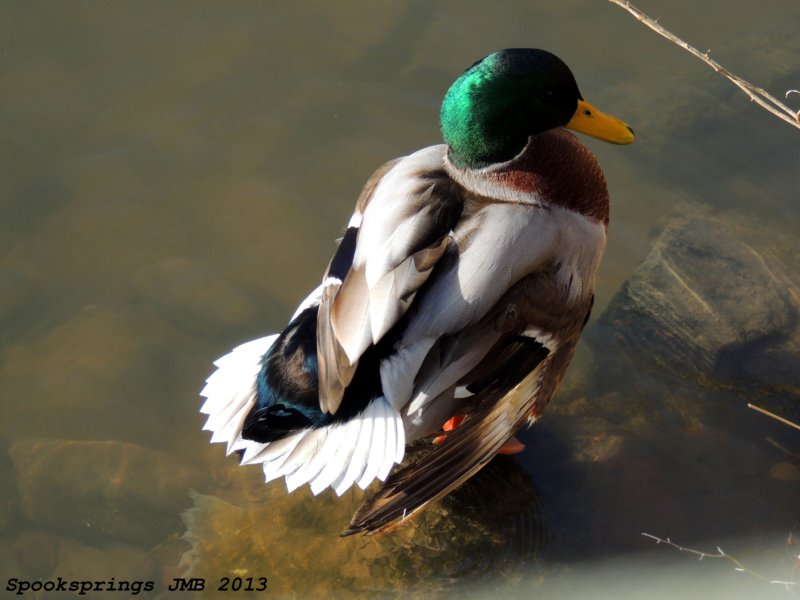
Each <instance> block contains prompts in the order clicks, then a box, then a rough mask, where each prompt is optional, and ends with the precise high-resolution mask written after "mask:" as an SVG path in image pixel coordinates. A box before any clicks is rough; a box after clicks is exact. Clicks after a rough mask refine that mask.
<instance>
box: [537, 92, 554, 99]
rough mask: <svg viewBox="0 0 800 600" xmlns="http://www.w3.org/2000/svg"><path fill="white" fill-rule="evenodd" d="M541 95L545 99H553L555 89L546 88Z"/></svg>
mask: <svg viewBox="0 0 800 600" xmlns="http://www.w3.org/2000/svg"><path fill="white" fill-rule="evenodd" d="M539 96H540V97H541V98H543V99H544V100H552V99H553V96H554V94H553V90H544V91H542V92H541V93H540V94H539Z"/></svg>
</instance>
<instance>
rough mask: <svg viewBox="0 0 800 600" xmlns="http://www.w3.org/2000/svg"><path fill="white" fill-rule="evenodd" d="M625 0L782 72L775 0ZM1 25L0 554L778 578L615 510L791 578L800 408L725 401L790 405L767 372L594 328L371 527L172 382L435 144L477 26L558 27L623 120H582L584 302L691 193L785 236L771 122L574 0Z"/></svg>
mask: <svg viewBox="0 0 800 600" xmlns="http://www.w3.org/2000/svg"><path fill="white" fill-rule="evenodd" d="M640 7H641V8H642V9H644V10H645V11H646V12H648V13H649V14H651V15H652V16H654V17H656V16H657V17H660V21H661V22H662V23H663V24H664V25H665V26H667V27H668V28H671V29H672V30H673V31H675V32H676V33H679V34H681V35H683V36H684V37H685V39H687V41H689V42H691V43H694V44H695V45H696V46H698V47H700V48H701V49H706V48H711V49H712V50H713V55H714V56H715V57H716V58H717V60H719V61H720V62H721V63H722V64H723V65H725V66H727V67H728V68H730V69H731V70H733V71H734V72H736V73H738V74H740V75H742V76H743V77H745V78H747V79H750V80H751V81H753V82H754V83H756V84H758V85H760V86H763V87H765V88H767V89H769V90H770V91H772V92H773V93H775V94H776V95H782V94H783V92H784V91H785V90H787V89H791V88H798V87H800V60H798V57H800V33H798V32H800V5H798V3H797V2H796V1H795V0H763V1H761V2H758V3H753V2H744V1H734V2H730V1H728V2H723V1H722V0H709V1H707V2H702V3H700V2H689V1H680V2H668V1H667V0H642V1H641V2H640ZM0 39H2V40H3V41H2V44H0V89H2V98H3V100H2V102H1V103H0V119H2V135H0V140H1V141H2V143H0V153H2V162H3V164H4V168H3V169H2V170H0V178H2V187H1V188H0V189H2V194H0V214H1V215H2V218H0V289H1V290H2V293H0V399H2V402H1V403H0V440H2V457H0V475H2V477H0V490H2V492H3V493H2V494H1V495H0V496H1V497H2V500H0V527H2V529H0V576H2V581H3V582H5V581H6V580H8V579H9V578H14V577H15V578H20V579H28V580H34V579H37V578H44V579H47V578H51V579H52V578H54V577H58V576H62V577H64V578H68V577H69V578H74V579H83V578H95V579H97V578H106V579H107V578H111V577H116V578H117V579H125V578H127V579H141V580H154V581H156V582H157V585H156V590H155V591H154V592H152V594H151V595H155V594H157V593H161V594H164V596H165V597H169V596H170V594H168V593H167V592H166V591H165V583H164V582H167V581H169V578H170V577H171V576H174V575H176V574H179V573H181V572H183V571H181V570H180V569H181V568H183V567H189V568H191V572H192V573H194V574H195V576H199V577H205V578H207V579H208V581H209V582H210V583H211V582H214V581H217V580H219V578H220V577H224V576H236V575H237V574H238V575H239V576H245V575H249V576H257V575H263V576H267V577H269V579H270V584H269V585H270V592H271V593H270V594H268V596H270V597H284V596H292V595H295V596H296V597H316V596H320V595H323V594H326V593H330V594H333V595H334V596H335V597H343V598H345V597H354V596H362V595H364V594H368V595H371V596H383V595H389V596H391V595H399V594H400V593H402V594H404V595H405V594H409V593H410V594H416V595H419V596H422V597H427V596H429V595H431V594H433V593H434V592H440V593H441V594H442V595H449V594H451V593H455V592H458V593H459V594H462V595H464V594H466V595H467V596H468V597H476V598H480V597H488V596H490V595H494V594H497V593H498V591H499V590H502V591H503V593H505V594H507V595H509V596H510V597H515V596H517V595H518V596H519V597H529V596H530V595H533V594H536V595H537V596H539V597H544V598H546V597H558V598H570V597H575V598H582V597H592V598H605V597H608V598H611V597H613V598H627V597H630V598H638V597H651V598H660V597H665V598H666V597H674V596H678V595H688V596H689V597H703V598H710V597H719V598H730V597H742V598H757V597H786V596H787V594H788V592H787V590H786V589H784V588H783V587H781V586H780V585H778V584H769V583H765V582H762V581H761V580H759V579H757V578H756V577H753V576H750V575H748V574H742V573H737V572H736V571H734V568H733V565H732V564H730V563H727V562H724V561H721V560H717V561H713V560H703V561H700V562H698V561H697V560H696V557H692V556H688V555H685V554H682V553H679V552H677V551H676V550H674V549H670V548H667V547H664V546H663V545H661V546H657V545H656V544H655V543H654V542H653V541H652V540H649V539H648V538H644V537H642V536H641V535H640V534H641V533H642V532H644V531H646V532H649V533H652V534H654V535H658V536H660V537H663V538H666V537H671V538H672V539H673V540H674V541H676V542H678V543H681V544H684V545H691V546H692V547H693V548H699V549H703V550H707V551H712V552H713V551H714V549H715V548H716V546H717V545H721V546H722V547H723V549H724V550H726V551H727V552H730V553H731V554H733V555H735V556H736V557H737V558H739V559H740V560H742V561H743V562H745V561H746V564H747V566H749V567H751V568H752V569H754V570H757V571H758V572H760V573H762V574H764V575H765V576H766V577H767V578H768V579H791V578H793V577H796V574H795V575H793V574H792V568H793V559H792V556H795V557H796V556H797V555H798V553H799V550H798V546H797V545H796V544H794V545H789V544H787V536H789V534H790V532H792V531H795V532H796V531H797V530H798V524H799V523H800V482H798V480H797V478H796V477H797V474H798V472H799V471H798V453H800V437H799V436H798V432H797V431H795V430H792V429H790V428H788V427H785V426H783V425H781V424H779V423H776V422H773V421H771V420H769V419H768V418H766V417H763V416H761V415H758V414H756V413H754V412H752V411H749V410H748V409H746V408H745V407H744V404H745V403H746V402H748V401H749V402H753V403H756V404H759V403H762V404H765V405H768V406H770V407H773V408H776V410H777V409H781V410H782V411H784V414H787V416H789V415H795V416H796V415H797V413H798V408H797V403H798V402H800V395H798V392H797V388H796V387H795V388H792V387H786V386H784V387H782V388H780V389H768V387H759V386H751V387H750V388H748V389H747V390H746V393H745V392H743V391H742V389H740V388H733V389H731V388H727V387H726V386H724V385H721V386H720V385H717V388H714V387H713V386H711V388H709V387H708V386H706V387H695V386H693V384H692V385H689V384H686V385H685V386H684V385H683V384H681V385H679V386H677V387H675V388H673V394H672V395H671V396H670V395H669V394H664V393H663V389H664V387H665V386H666V387H669V386H671V385H673V383H674V380H673V379H669V378H665V377H664V376H663V373H662V372H663V371H668V370H669V369H668V368H663V369H661V370H659V368H653V369H643V370H637V372H636V373H635V376H634V375H631V376H630V377H628V376H619V374H609V375H608V377H603V374H604V373H603V372H602V371H601V372H600V373H598V369H599V368H600V367H599V366H598V365H600V364H601V362H600V361H599V360H598V358H597V355H602V354H603V347H602V340H601V341H600V342H599V343H598V341H597V337H595V338H593V339H594V341H593V345H592V347H591V348H590V347H589V345H588V344H584V345H582V347H581V350H580V352H579V354H578V356H577V358H576V362H575V364H574V365H573V367H572V369H571V371H570V374H569V376H568V378H567V381H566V382H565V384H564V388H563V389H562V391H561V393H560V394H559V395H557V397H556V399H555V400H554V403H553V406H552V407H551V410H550V412H549V413H548V415H547V417H546V418H545V419H544V420H543V421H542V422H541V423H540V424H538V425H537V426H536V428H534V429H533V430H532V431H530V432H527V433H525V434H524V441H525V442H526V443H527V449H526V451H525V452H524V453H523V454H521V455H520V456H518V457H516V458H515V459H513V460H510V459H508V460H502V461H498V463H499V464H497V465H493V467H492V469H490V470H489V471H487V473H485V474H482V479H481V478H478V480H477V481H476V482H472V483H470V484H469V485H468V486H466V487H465V488H463V489H462V490H459V491H458V492H457V493H456V494H454V495H453V496H451V497H450V498H448V499H446V500H445V501H444V502H442V503H440V504H439V505H438V506H437V507H434V508H433V509H431V510H430V511H428V514H424V515H423V516H422V517H421V518H420V519H419V520H418V522H415V523H412V525H411V526H410V527H408V528H404V529H402V530H400V532H398V533H396V534H391V535H388V536H383V537H382V538H368V539H366V541H365V539H364V538H358V539H346V540H341V539H339V538H338V537H336V536H337V534H338V532H339V531H340V530H341V529H342V528H343V526H344V525H345V524H346V522H347V520H348V518H349V515H350V513H351V512H352V509H353V507H354V506H355V504H356V503H357V498H356V497H355V496H354V495H353V496H346V497H345V498H343V499H341V500H339V501H336V500H335V499H334V498H333V496H332V495H331V496H328V495H323V496H322V497H321V498H317V499H315V500H314V499H311V498H310V494H309V493H308V492H307V491H305V490H303V491H301V492H298V493H296V494H295V495H293V496H287V495H286V494H285V492H284V490H283V488H282V486H281V484H280V483H277V484H273V485H271V486H263V485H262V484H261V483H260V476H259V472H258V470H257V469H255V468H252V469H243V468H237V467H236V466H235V462H234V461H233V460H226V459H225V458H224V457H223V449H222V448H221V447H211V446H210V445H209V444H208V443H207V442H208V436H207V435H206V434H205V433H203V432H201V431H200V429H201V427H202V422H203V420H202V418H201V416H200V415H199V414H198V412H197V410H198V408H199V404H200V403H199V398H198V396H197V392H198V391H199V389H200V388H201V386H202V382H203V380H204V379H205V377H206V376H207V375H208V374H209V372H210V368H211V365H210V363H211V361H212V360H213V359H215V358H216V357H218V356H220V355H221V354H224V353H226V352H227V351H228V350H229V349H230V348H231V347H232V346H234V345H236V344H238V343H240V342H242V341H245V340H248V339H251V338H254V337H257V336H261V335H264V334H266V333H268V332H272V331H277V330H279V329H280V328H281V327H282V326H283V324H284V322H285V321H286V319H287V317H288V316H290V314H291V312H292V311H293V308H294V306H295V304H296V303H297V302H298V301H299V300H300V299H302V298H303V297H304V296H305V294H306V293H307V291H308V290H309V289H311V288H312V287H314V286H315V285H316V282H317V281H318V279H319V277H320V274H321V273H322V270H323V269H324V267H325V265H326V264H327V261H328V259H329V257H330V254H331V252H332V251H333V249H334V247H335V245H334V240H335V238H336V237H338V236H339V235H340V234H341V231H342V228H343V226H344V224H345V223H346V222H347V219H348V218H349V214H350V212H351V210H352V205H353V202H354V199H355V197H356V195H357V194H358V192H359V190H360V187H361V185H362V184H363V182H364V181H365V180H366V178H367V177H368V176H369V174H370V173H371V172H372V170H373V169H374V168H375V167H377V166H378V165H379V164H380V163H382V162H383V161H384V160H387V159H389V158H392V157H395V156H399V155H402V154H405V153H408V152H410V151H412V150H414V149H416V148H419V147H421V146H424V145H428V144H431V143H437V142H438V140H439V134H438V130H437V115H438V107H439V103H440V101H441V97H442V94H443V93H444V91H445V89H446V88H447V86H448V85H449V83H450V82H451V81H452V79H453V78H454V76H455V75H456V74H458V73H460V72H461V71H462V70H463V69H464V68H465V67H466V66H467V65H469V64H471V63H472V62H473V61H474V60H476V59H477V58H479V57H481V56H483V55H485V54H487V53H489V52H491V51H493V50H496V49H498V48H502V47H513V46H534V47H542V48H547V49H549V50H551V51H554V52H556V53H557V54H558V55H560V56H561V57H562V58H563V59H564V60H565V61H566V62H567V63H568V64H569V65H570V66H571V67H572V69H573V71H574V73H575V75H576V78H577V80H578V82H579V85H580V87H581V90H582V92H583V95H584V96H585V97H586V98H587V99H588V100H590V101H591V102H592V103H594V104H595V105H597V106H598V107H600V108H603V109H605V110H607V111H609V112H611V113H613V114H615V115H617V116H619V117H620V118H623V119H625V120H626V121H627V122H629V123H631V125H632V126H633V127H634V129H635V130H636V132H637V135H638V140H637V142H636V144H635V145H633V146H629V147H615V146H610V145H606V144H603V143H602V142H597V141H595V140H587V142H586V143H587V144H588V145H589V146H590V147H591V148H592V150H593V151H594V152H596V154H597V155H598V157H599V159H600V161H601V163H602V165H603V167H604V170H605V173H606V177H607V179H608V183H609V188H610V191H611V194H612V222H611V228H610V238H609V244H608V249H607V254H606V257H605V259H604V262H603V265H602V268H601V271H600V276H599V280H598V286H597V304H596V309H595V319H597V318H598V317H599V316H600V315H601V314H602V312H603V310H604V309H605V308H606V307H607V306H609V304H610V303H612V298H613V297H614V294H615V293H617V291H618V290H619V289H620V287H621V286H622V284H623V282H624V281H625V280H627V279H628V278H629V277H630V276H631V273H632V272H633V271H634V269H635V267H636V266H637V265H638V264H639V263H640V262H641V261H642V260H643V259H644V258H645V257H646V256H647V255H648V253H650V251H651V249H652V248H653V247H654V243H655V242H654V240H655V234H653V230H654V228H656V227H657V226H660V225H659V224H660V223H662V219H663V218H664V217H665V216H667V215H669V214H670V213H672V212H673V211H674V210H675V209H676V208H677V209H678V210H679V211H681V210H683V208H682V207H684V206H687V205H686V204H685V203H686V202H687V201H688V202H692V203H696V204H701V205H703V206H705V207H706V210H708V211H710V212H711V214H713V215H716V214H727V212H728V211H734V213H735V215H736V218H737V219H738V221H737V222H739V223H741V222H742V221H744V222H748V221H750V222H752V223H753V224H754V225H756V224H757V226H758V227H757V231H759V232H761V233H759V235H760V236H761V239H762V241H763V242H764V244H767V245H769V244H771V243H772V244H773V245H774V244H778V242H775V240H781V239H783V238H784V237H785V238H787V239H794V238H796V232H797V230H798V225H800V202H798V200H800V198H798V189H800V152H798V147H799V144H800V131H798V130H796V129H793V128H791V127H790V126H788V125H786V124H784V123H782V122H780V121H778V120H777V119H775V118H774V117H772V116H770V115H768V114H767V113H765V112H764V111H762V110H760V109H758V108H757V107H755V106H754V105H752V104H751V103H750V102H749V101H748V100H747V99H746V98H745V97H744V96H743V95H742V94H741V92H739V91H738V90H736V89H735V88H734V87H733V86H732V85H731V84H730V83H729V82H727V81H726V80H725V79H723V78H722V77H720V76H719V75H717V74H715V73H713V72H712V71H711V70H709V69H708V68H707V67H705V66H704V65H702V64H701V63H700V62H699V61H697V60H696V59H694V58H692V57H691V56H689V55H688V54H686V53H685V52H683V51H682V50H680V49H678V48H677V47H675V46H673V45H671V44H669V43H668V42H666V41H664V40H662V39H661V38H659V37H658V36H656V35H655V34H654V33H653V32H651V31H649V30H647V29H645V28H644V27H643V26H642V25H640V24H638V23H636V22H635V21H634V20H633V19H632V18H631V17H630V16H629V15H628V14H627V13H625V12H624V11H622V10H621V9H619V8H617V7H615V6H613V5H611V4H610V3H606V2H601V1H599V0H595V1H590V0H565V1H561V2H558V3H552V2H533V1H530V2H518V1H513V2H495V3H484V2H472V1H470V2H451V1H440V2H436V1H430V0H427V1H424V2H423V1H413V0H406V1H393V2H373V3H369V4H368V5H367V6H363V5H362V3H351V2H338V3H328V2H306V3H303V4H302V6H301V5H299V4H298V5H293V4H288V3H277V2H274V3H257V2H241V3H235V4H231V3H219V2H212V1H207V2H193V3H182V4H178V3H157V2H148V3H142V2H136V3H134V2H130V3H115V4H113V5H112V4H106V3H96V2H78V1H73V2H69V3H67V2H17V1H10V2H5V3H3V4H2V5H1V6H0ZM790 102H794V103H795V105H796V106H797V107H798V108H800V97H798V96H794V97H793V98H791V99H790ZM758 241H759V240H756V242H754V243H756V244H757V243H758ZM778 245H779V246H780V247H784V248H786V252H787V255H786V259H787V261H788V263H787V264H794V265H797V264H798V262H799V261H800V259H799V258H798V254H797V253H796V250H794V249H792V247H790V246H788V245H781V244H778ZM794 248H796V246H795V247H794ZM792 261H794V262H792ZM742 285H744V286H746V285H747V281H744V282H743V283H742ZM790 291H791V290H790ZM795 292H796V290H795ZM743 304H746V303H743ZM742 308H743V309H746V308H748V307H747V306H743V307H742ZM592 326H593V325H590V327H592ZM634 333H635V332H634ZM787 336H788V343H790V345H791V344H794V345H797V344H798V337H797V333H796V331H795V330H791V331H787ZM604 358H607V357H604ZM658 366H659V365H656V367H658ZM661 366H663V365H661ZM796 375H798V369H793V368H792V367H791V366H790V367H789V368H788V374H787V381H790V380H792V381H793V379H792V377H794V376H796ZM665 381H666V382H667V383H666V384H665V383H664V382H665ZM656 389H657V390H659V391H658V393H656V392H653V390H656ZM665 399H666V400H665ZM792 411H793V412H792ZM34 438H38V439H34ZM99 442H105V443H103V444H101V443H99ZM7 449H8V452H6V450H7ZM95 456H97V457H102V458H98V459H97V460H93V458H92V457H95ZM779 465H783V466H779ZM482 481H483V482H484V485H480V484H481V482H482ZM189 489H193V490H197V492H198V493H200V494H201V495H202V496H198V497H196V498H195V499H194V500H193V499H192V498H191V497H190V495H189ZM487 489H489V490H491V491H492V493H491V494H489V495H488V496H487V492H486V490H487ZM498 489H500V490H502V500H498V499H497V496H496V495H495V493H496V490H498ZM192 506H194V507H195V508H194V511H193V513H191V514H192V515H193V517H192V518H190V519H188V521H189V529H190V537H189V541H191V542H193V543H194V549H193V550H192V552H189V548H190V546H189V543H188V542H187V541H185V540H181V539H179V536H181V535H182V534H183V533H184V532H185V531H186V523H185V522H184V521H182V520H181V519H180V514H181V513H182V512H183V511H185V510H186V509H188V508H190V507H192ZM182 556H183V557H184V563H183V567H180V568H179V566H178V563H179V561H180V559H181V557H182ZM795 564H796V563H795ZM794 568H795V569H796V566H795V567H794ZM210 583H209V584H210ZM795 587H798V586H795ZM790 590H791V588H790ZM794 593H795V594H796V595H798V594H800V592H798V591H795V592H794ZM97 595H98V597H100V596H101V595H102V594H100V593H98V594H97ZM243 595H244V594H243V593H242V592H239V594H238V595H236V597H242V596H243ZM108 596H109V597H120V593H116V594H114V593H109V594H108ZM52 597H55V596H52Z"/></svg>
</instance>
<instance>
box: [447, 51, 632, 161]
mask: <svg viewBox="0 0 800 600" xmlns="http://www.w3.org/2000/svg"><path fill="white" fill-rule="evenodd" d="M441 127H442V134H443V136H444V140H445V142H447V145H448V146H449V147H450V154H449V156H450V160H451V161H452V162H453V163H454V164H455V165H456V166H458V167H462V168H464V167H468V168H479V167H485V166H487V165H490V164H493V163H498V162H503V161H506V160H510V159H511V158H513V157H514V156H516V155H517V154H519V153H520V152H521V151H522V150H523V148H524V147H525V145H526V144H527V141H528V138H529V137H530V136H532V135H536V134H538V133H542V132H543V131H547V130H549V129H553V128H555V127H569V128H570V129H574V130H576V131H581V132H583V133H586V134H588V135H592V136H594V137H597V138H600V139H603V140H606V141H608V142H612V143H616V144H629V143H631V142H632V141H633V140H634V136H633V130H632V129H631V128H630V127H629V126H628V125H626V124H625V123H623V122H622V121H620V120H619V119H616V118H614V117H611V116H608V115H605V114H603V113H601V112H600V111H598V110H597V109H595V108H593V107H592V106H590V105H589V104H588V103H587V102H586V101H584V100H583V98H582V96H581V93H580V91H579V90H578V84H577V83H576V82H575V77H574V76H573V75H572V72H571V71H570V70H569V67H567V65H565V64H564V62H563V61H562V60H561V59H560V58H558V57H557V56H555V55H554V54H551V53H549V52H546V51H544V50H532V49H529V48H510V49H507V50H500V51H499V52H495V53H494V54H490V55H489V56H487V57H486V58H484V59H483V60H480V61H478V62H476V63H475V64H474V65H472V66H471V67H470V68H469V69H467V70H466V71H465V72H464V73H463V74H462V75H461V77H459V78H458V79H457V80H456V82H455V83H454V84H453V85H452V86H450V89H449V90H448V91H447V94H446V95H445V98H444V102H443V103H442V111H441Z"/></svg>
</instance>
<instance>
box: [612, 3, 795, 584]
mask: <svg viewBox="0 0 800 600" xmlns="http://www.w3.org/2000/svg"><path fill="white" fill-rule="evenodd" d="M612 1H613V0H612ZM642 535H643V536H644V537H647V538H650V539H651V540H654V541H655V542H656V544H666V545H667V546H670V547H672V548H675V549H676V550H678V551H679V552H687V553H689V554H694V555H695V556H697V557H698V560H703V559H704V558H722V559H725V560H727V561H728V562H730V563H731V564H733V569H734V571H738V572H739V573H747V574H748V575H750V576H752V577H755V578H756V579H760V580H761V581H764V582H766V583H771V584H775V585H782V586H783V587H785V588H786V590H787V591H790V592H793V588H792V586H796V585H797V582H796V581H783V580H780V579H770V578H769V577H765V576H764V575H762V574H761V573H758V572H757V571H753V570H752V569H750V568H748V567H746V566H745V565H744V564H742V563H741V561H739V559H737V558H736V557H735V556H731V555H730V554H728V553H726V552H725V551H723V550H722V548H720V547H719V546H717V552H716V553H715V554H712V553H710V552H702V551H700V550H695V549H693V548H686V547H685V546H681V545H679V544H676V543H675V542H673V541H672V540H670V539H669V538H667V539H662V538H660V537H658V536H655V535H652V534H650V533H642Z"/></svg>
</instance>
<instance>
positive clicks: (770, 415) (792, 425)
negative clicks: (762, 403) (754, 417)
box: [747, 403, 800, 429]
mask: <svg viewBox="0 0 800 600" xmlns="http://www.w3.org/2000/svg"><path fill="white" fill-rule="evenodd" d="M747 408H752V409H753V410H757V411H758V412H760V413H761V414H764V415H767V416H768V417H772V418H773V419H775V420H776V421H780V422H781V423H783V424H784V425H788V426H789V427H794V428H795V429H800V425H798V424H797V423H794V422H792V421H790V420H789V419H784V418H783V417H779V416H778V415H776V414H775V413H771V412H769V411H768V410H766V409H765V408H760V407H758V406H756V405H755V404H750V403H748V404H747Z"/></svg>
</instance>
